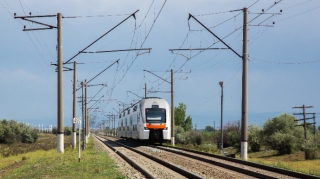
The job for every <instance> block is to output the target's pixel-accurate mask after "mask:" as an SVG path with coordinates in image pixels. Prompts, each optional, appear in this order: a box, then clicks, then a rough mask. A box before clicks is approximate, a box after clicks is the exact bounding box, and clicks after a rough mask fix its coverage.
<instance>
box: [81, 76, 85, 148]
mask: <svg viewBox="0 0 320 179" xmlns="http://www.w3.org/2000/svg"><path fill="white" fill-rule="evenodd" d="M81 89H82V95H81V99H82V100H81V102H82V105H81V109H82V130H83V131H82V150H85V141H84V138H85V132H84V129H85V128H84V126H85V112H84V82H83V81H82V82H81Z"/></svg>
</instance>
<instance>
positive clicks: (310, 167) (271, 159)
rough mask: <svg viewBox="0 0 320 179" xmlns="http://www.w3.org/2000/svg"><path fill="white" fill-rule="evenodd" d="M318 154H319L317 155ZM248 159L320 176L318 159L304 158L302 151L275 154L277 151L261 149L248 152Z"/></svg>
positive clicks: (319, 161) (319, 160)
mask: <svg viewBox="0 0 320 179" xmlns="http://www.w3.org/2000/svg"><path fill="white" fill-rule="evenodd" d="M318 156H319V155H318ZM248 158H249V159H248V161H251V162H256V163H261V164H264V165H269V166H274V167H277V168H284V169H287V170H292V171H297V172H302V173H306V174H309V175H316V176H320V159H319V158H318V159H315V160H305V158H304V152H302V151H301V152H296V153H294V154H287V155H277V151H272V150H271V151H261V152H255V153H250V154H249V157H248Z"/></svg>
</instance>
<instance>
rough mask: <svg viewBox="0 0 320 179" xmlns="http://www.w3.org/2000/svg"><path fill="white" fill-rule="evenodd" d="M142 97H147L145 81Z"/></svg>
mask: <svg viewBox="0 0 320 179" xmlns="http://www.w3.org/2000/svg"><path fill="white" fill-rule="evenodd" d="M144 97H145V98H147V83H145V84H144Z"/></svg>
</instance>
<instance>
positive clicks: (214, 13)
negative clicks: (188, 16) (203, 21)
mask: <svg viewBox="0 0 320 179" xmlns="http://www.w3.org/2000/svg"><path fill="white" fill-rule="evenodd" d="M236 11H242V9H235V10H229V11H223V12H213V13H208V14H199V15H195V16H209V15H216V14H223V13H228V12H236Z"/></svg>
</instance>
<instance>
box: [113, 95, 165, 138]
mask: <svg viewBox="0 0 320 179" xmlns="http://www.w3.org/2000/svg"><path fill="white" fill-rule="evenodd" d="M118 122H119V123H118V137H122V138H132V139H140V140H152V141H162V140H171V117H170V106H169V104H168V102H167V101H166V100H164V99H161V98H144V99H142V100H141V101H140V102H138V103H136V104H135V105H133V106H131V107H130V108H127V109H125V110H124V111H122V112H121V113H120V115H119V121H118Z"/></svg>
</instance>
